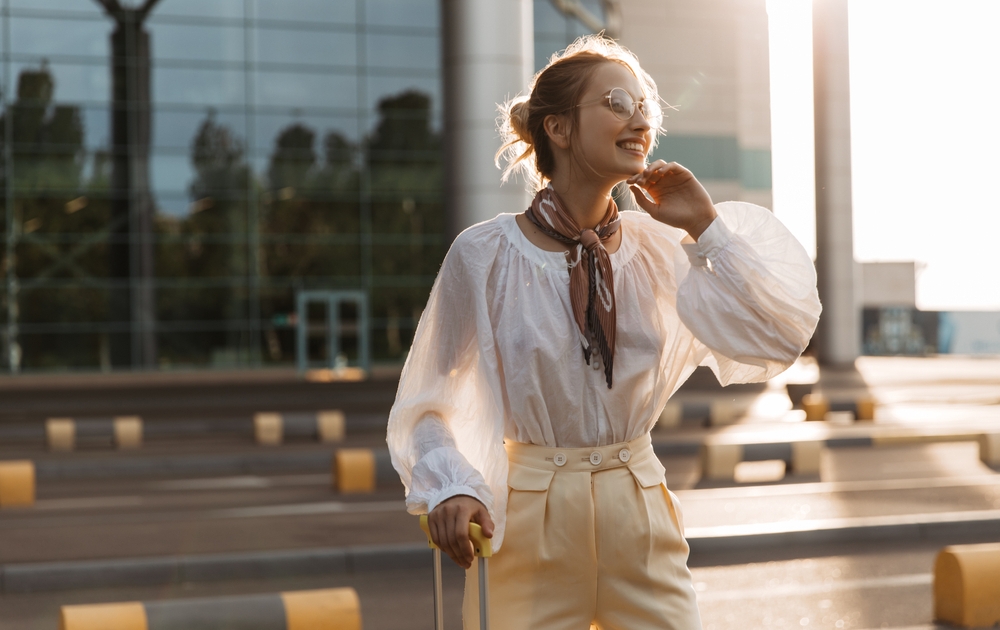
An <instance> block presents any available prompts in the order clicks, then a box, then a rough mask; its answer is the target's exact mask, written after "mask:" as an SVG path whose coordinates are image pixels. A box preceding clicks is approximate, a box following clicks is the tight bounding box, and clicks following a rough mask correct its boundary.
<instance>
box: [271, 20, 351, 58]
mask: <svg viewBox="0 0 1000 630" xmlns="http://www.w3.org/2000/svg"><path fill="white" fill-rule="evenodd" d="M254 35H255V38H256V42H255V46H256V50H257V61H258V62H261V63H284V64H303V65H321V66H352V65H354V64H356V63H357V38H356V36H355V35H354V33H345V32H343V31H340V30H334V31H321V30H305V29H302V30H293V29H287V28H280V29H279V28H259V29H257V30H256V32H255V33H254Z"/></svg>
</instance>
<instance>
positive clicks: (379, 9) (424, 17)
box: [365, 0, 441, 29]
mask: <svg viewBox="0 0 1000 630" xmlns="http://www.w3.org/2000/svg"><path fill="white" fill-rule="evenodd" d="M438 4H439V3H438V2H437V1H436V0H366V1H365V20H366V21H367V22H368V24H379V25H384V26H406V27H409V28H419V27H425V28H433V29H436V28H438V27H439V25H440V23H441V18H440V14H439V12H438V11H439V10H438Z"/></svg>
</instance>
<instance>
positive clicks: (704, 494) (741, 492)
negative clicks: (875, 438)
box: [675, 475, 1000, 501]
mask: <svg viewBox="0 0 1000 630" xmlns="http://www.w3.org/2000/svg"><path fill="white" fill-rule="evenodd" d="M965 486H1000V475H972V476H963V477H931V478H922V479H876V480H869V481H821V482H817V483H793V484H785V485H780V486H739V487H733V488H704V489H700V490H676V491H675V494H676V495H677V496H678V498H680V499H681V500H682V501H689V500H695V501H697V500H716V499H749V498H759V497H777V496H796V495H805V494H828V493H831V492H865V491H876V490H911V489H927V488H957V487H965Z"/></svg>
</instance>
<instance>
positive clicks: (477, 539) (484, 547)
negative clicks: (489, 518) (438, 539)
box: [420, 514, 493, 558]
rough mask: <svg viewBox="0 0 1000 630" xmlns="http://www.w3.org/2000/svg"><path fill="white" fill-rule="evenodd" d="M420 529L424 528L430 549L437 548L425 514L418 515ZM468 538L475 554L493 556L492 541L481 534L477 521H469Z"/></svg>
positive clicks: (485, 556)
mask: <svg viewBox="0 0 1000 630" xmlns="http://www.w3.org/2000/svg"><path fill="white" fill-rule="evenodd" d="M420 529H422V530H424V534H426V535H427V546H428V547H430V548H431V549H437V548H438V546H437V545H435V544H434V541H433V540H431V528H430V525H428V524H427V515H426V514H423V515H421V516H420ZM469 539H470V540H472V548H473V550H474V551H475V552H476V555H477V556H479V557H480V558H490V557H492V556H493V543H492V541H491V540H490V539H489V538H487V537H486V536H484V535H483V528H482V527H480V526H479V523H469Z"/></svg>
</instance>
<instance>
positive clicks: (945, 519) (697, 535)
mask: <svg viewBox="0 0 1000 630" xmlns="http://www.w3.org/2000/svg"><path fill="white" fill-rule="evenodd" d="M993 520H1000V510H970V511H966V512H937V513H930V514H891V515H886V516H847V517H844V518H823V519H802V520H800V521H774V522H770V523H748V524H745V525H717V526H711V527H687V528H685V533H686V537H687V538H688V539H707V540H711V539H713V538H728V537H730V536H733V537H735V536H760V535H766V534H787V533H793V532H816V531H827V530H838V529H849V528H857V529H862V528H869V527H891V526H894V525H930V524H934V523H956V522H961V523H974V522H977V521H993Z"/></svg>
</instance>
